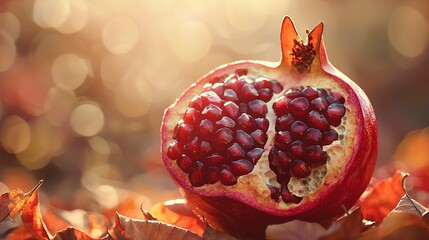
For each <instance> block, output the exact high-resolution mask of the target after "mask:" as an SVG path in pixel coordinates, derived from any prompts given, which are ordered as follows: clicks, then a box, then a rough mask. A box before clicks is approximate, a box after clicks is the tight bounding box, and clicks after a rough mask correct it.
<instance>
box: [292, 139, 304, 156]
mask: <svg viewBox="0 0 429 240" xmlns="http://www.w3.org/2000/svg"><path fill="white" fill-rule="evenodd" d="M304 149H305V147H304V143H303V142H301V141H299V140H296V141H294V142H293V143H291V144H290V147H289V154H290V155H291V156H292V157H293V158H300V159H303V158H304Z"/></svg>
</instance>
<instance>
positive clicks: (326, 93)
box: [317, 88, 328, 97]
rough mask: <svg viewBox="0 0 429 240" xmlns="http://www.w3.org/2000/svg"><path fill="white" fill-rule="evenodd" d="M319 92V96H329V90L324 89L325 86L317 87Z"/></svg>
mask: <svg viewBox="0 0 429 240" xmlns="http://www.w3.org/2000/svg"><path fill="white" fill-rule="evenodd" d="M317 92H318V93H319V96H321V97H326V96H328V91H326V90H325V89H323V88H319V89H317Z"/></svg>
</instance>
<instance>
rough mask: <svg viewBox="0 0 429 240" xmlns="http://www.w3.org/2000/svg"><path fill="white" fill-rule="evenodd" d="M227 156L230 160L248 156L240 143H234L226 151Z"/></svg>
mask: <svg viewBox="0 0 429 240" xmlns="http://www.w3.org/2000/svg"><path fill="white" fill-rule="evenodd" d="M226 156H227V157H228V159H229V160H237V159H240V158H244V157H245V156H246V152H245V151H244V149H243V148H242V147H241V146H240V145H238V143H233V144H232V145H231V146H230V147H228V148H227V149H226Z"/></svg>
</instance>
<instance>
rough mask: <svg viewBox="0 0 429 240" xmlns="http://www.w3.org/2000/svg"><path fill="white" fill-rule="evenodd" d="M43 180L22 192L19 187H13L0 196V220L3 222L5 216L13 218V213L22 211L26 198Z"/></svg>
mask: <svg viewBox="0 0 429 240" xmlns="http://www.w3.org/2000/svg"><path fill="white" fill-rule="evenodd" d="M42 183H43V180H40V181H39V183H38V184H37V185H36V186H35V187H34V188H33V189H31V190H30V191H29V192H27V193H24V192H23V191H22V190H21V189H14V190H12V191H10V192H8V193H4V194H2V195H1V196H0V222H3V221H4V220H5V219H6V218H7V217H10V218H12V219H13V218H14V217H15V215H16V214H17V213H19V212H21V211H22V209H23V208H24V207H25V205H26V203H27V201H28V199H29V198H30V197H31V196H32V195H33V193H35V192H36V191H37V189H39V188H40V186H41V185H42Z"/></svg>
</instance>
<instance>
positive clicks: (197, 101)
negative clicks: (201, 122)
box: [188, 96, 203, 111]
mask: <svg viewBox="0 0 429 240" xmlns="http://www.w3.org/2000/svg"><path fill="white" fill-rule="evenodd" d="M188 107H191V108H194V109H196V110H198V111H201V110H202V109H203V100H201V97H200V96H195V97H193V98H192V100H191V101H190V102H189V104H188Z"/></svg>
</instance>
